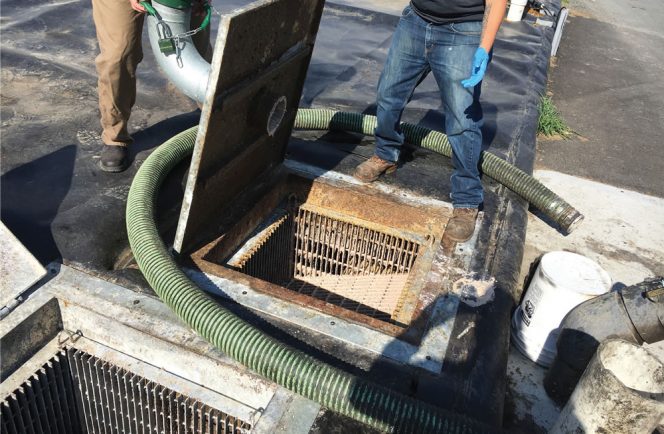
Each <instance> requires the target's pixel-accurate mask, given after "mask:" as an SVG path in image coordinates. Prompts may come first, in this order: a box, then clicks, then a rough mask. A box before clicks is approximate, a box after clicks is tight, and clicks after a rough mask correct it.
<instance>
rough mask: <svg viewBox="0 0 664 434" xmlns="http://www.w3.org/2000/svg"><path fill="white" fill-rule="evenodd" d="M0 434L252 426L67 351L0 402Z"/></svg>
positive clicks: (212, 433) (221, 432) (202, 432)
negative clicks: (0, 412) (0, 413)
mask: <svg viewBox="0 0 664 434" xmlns="http://www.w3.org/2000/svg"><path fill="white" fill-rule="evenodd" d="M0 408H1V409H2V422H1V424H0V426H1V428H2V429H1V431H2V433H7V434H19V433H25V432H35V433H46V432H49V433H58V434H76V433H96V432H104V433H147V432H160V433H162V432H171V433H176V432H177V433H180V432H181V433H191V434H244V433H248V432H250V431H251V424H250V423H248V422H246V421H243V420H241V419H239V418H236V417H233V416H231V415H229V414H227V413H224V412H223V411H220V410H218V409H216V408H213V407H211V406H209V405H206V404H205V403H204V402H202V401H199V400H197V399H193V398H191V397H189V396H187V395H184V394H182V393H179V392H176V391H174V390H172V389H170V388H169V387H167V386H166V385H164V384H161V383H158V382H155V381H151V380H149V379H147V378H145V377H142V376H140V375H137V374H135V373H134V372H132V371H129V370H127V369H124V368H122V367H120V366H117V365H115V364H113V363H111V362H109V361H106V360H104V359H102V358H99V357H96V356H94V355H91V354H88V353H87V352H85V351H81V350H79V349H77V348H73V347H68V348H63V349H62V350H60V351H58V352H57V353H56V354H54V355H53V357H52V358H51V359H50V360H48V361H47V362H46V363H45V364H44V365H43V366H41V368H39V369H38V370H37V372H35V373H34V374H33V375H31V376H30V377H29V378H27V379H26V380H25V381H24V382H23V383H22V384H21V385H20V386H19V387H18V388H17V389H16V390H14V391H13V392H12V393H10V394H9V395H8V396H7V397H6V398H5V399H4V400H3V401H2V403H0Z"/></svg>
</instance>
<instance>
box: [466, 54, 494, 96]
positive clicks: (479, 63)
mask: <svg viewBox="0 0 664 434" xmlns="http://www.w3.org/2000/svg"><path fill="white" fill-rule="evenodd" d="M488 63H489V53H487V52H486V50H485V49H484V48H482V47H477V50H476V51H475V55H474V56H473V67H472V69H471V71H470V77H468V78H467V79H465V80H461V85H462V86H463V87H465V88H469V87H474V86H475V85H477V83H479V82H480V81H482V78H484V72H485V71H486V65H487V64H488Z"/></svg>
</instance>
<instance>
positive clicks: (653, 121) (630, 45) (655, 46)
mask: <svg viewBox="0 0 664 434" xmlns="http://www.w3.org/2000/svg"><path fill="white" fill-rule="evenodd" d="M569 7H570V11H571V14H570V15H571V16H570V18H569V20H568V22H567V25H566V27H565V31H564V33H563V38H562V42H561V45H560V49H559V50H558V56H557V59H556V63H555V66H554V67H553V68H551V70H550V71H549V79H550V84H549V89H550V91H552V92H553V101H554V103H555V104H556V106H557V107H558V109H559V110H560V112H561V114H562V116H563V118H564V119H565V121H567V123H568V125H569V126H570V128H571V129H572V130H574V131H575V132H576V133H577V134H578V135H575V136H573V137H572V138H571V139H570V140H540V141H539V143H538V157H537V162H536V165H537V167H538V168H541V169H549V170H555V171H558V172H562V173H566V174H569V175H574V176H580V177H584V178H589V179H592V180H595V181H599V182H602V183H605V184H610V185H613V186H616V187H622V188H628V189H630V190H634V191H637V192H640V193H645V194H648V195H654V196H658V197H664V178H663V177H662V172H663V171H664V146H663V145H664V81H663V80H662V76H664V56H662V53H664V32H663V31H662V27H661V25H662V22H664V5H663V4H662V2H661V1H660V0H638V1H637V0H627V1H588V0H572V1H571V4H570V6H569Z"/></svg>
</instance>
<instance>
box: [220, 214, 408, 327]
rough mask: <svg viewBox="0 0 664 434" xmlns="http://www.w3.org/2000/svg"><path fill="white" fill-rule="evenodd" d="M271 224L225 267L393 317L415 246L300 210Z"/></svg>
mask: <svg viewBox="0 0 664 434" xmlns="http://www.w3.org/2000/svg"><path fill="white" fill-rule="evenodd" d="M270 222H271V223H269V224H267V225H266V226H265V227H264V228H263V229H262V230H260V231H259V232H258V234H256V235H255V236H254V237H252V238H251V240H250V241H249V242H248V243H247V244H246V245H245V246H244V247H242V248H241V249H240V250H239V251H238V252H237V253H236V254H235V255H233V257H232V258H231V259H230V260H229V261H228V265H230V266H232V267H234V268H236V269H237V270H239V271H241V272H243V273H245V274H248V275H250V276H253V277H256V278H259V279H262V280H266V281H268V282H271V283H274V284H277V285H280V286H282V287H284V288H287V289H289V290H292V291H295V292H297V293H300V294H303V295H308V296H311V297H315V298H317V299H319V300H323V301H325V302H328V303H331V304H334V305H337V306H340V307H343V308H345V309H349V310H352V311H355V312H358V313H361V314H363V315H367V316H371V317H374V318H377V319H380V320H382V321H390V320H391V318H394V317H395V316H396V314H397V313H398V310H399V305H400V301H401V298H402V295H403V292H404V290H405V289H406V288H407V285H408V279H409V275H410V272H411V270H412V269H413V267H414V264H415V261H416V260H417V256H418V251H419V249H420V244H419V243H418V242H416V241H413V240H409V239H407V238H405V237H402V236H399V235H395V234H390V233H388V232H387V231H381V230H379V229H376V228H370V227H368V226H363V225H361V224H357V223H355V222H348V221H345V220H343V219H342V218H338V217H336V216H335V217H333V216H330V215H326V214H324V213H322V212H321V211H320V210H318V209H310V208H307V207H305V206H299V207H292V208H291V209H290V210H282V211H280V212H278V213H277V214H276V215H274V216H273V217H272V219H270Z"/></svg>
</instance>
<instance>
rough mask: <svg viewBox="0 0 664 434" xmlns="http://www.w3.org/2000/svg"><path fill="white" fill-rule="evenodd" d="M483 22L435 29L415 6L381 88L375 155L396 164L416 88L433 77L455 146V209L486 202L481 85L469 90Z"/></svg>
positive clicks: (405, 17) (406, 14)
mask: <svg viewBox="0 0 664 434" xmlns="http://www.w3.org/2000/svg"><path fill="white" fill-rule="evenodd" d="M481 29H482V23H481V22H479V21H472V22H464V23H451V24H442V25H436V24H431V23H429V22H427V21H425V20H423V19H422V18H420V17H419V16H418V15H417V14H416V13H415V12H414V11H413V10H412V8H411V7H410V6H407V7H406V8H405V9H404V11H403V14H402V16H401V20H400V21H399V25H398V26H397V29H396V31H395V32H394V36H393V38H392V46H391V47H390V51H389V53H388V55H387V61H386V63H385V67H384V68H383V73H382V74H381V77H380V82H379V84H378V98H377V102H376V105H377V112H376V115H377V118H378V124H377V127H376V130H375V135H376V155H377V156H379V157H380V158H382V159H383V160H387V161H391V162H396V161H398V160H399V153H400V151H401V147H402V145H403V142H404V136H403V133H402V131H401V128H400V126H399V123H400V122H401V115H402V113H403V110H404V108H405V107H406V104H407V103H408V101H409V100H410V98H411V96H412V95H413V92H414V91H415V87H416V86H417V85H418V84H419V83H420V82H421V81H422V80H423V79H424V77H426V76H427V74H429V72H433V75H434V77H435V79H436V82H437V83H438V88H439V89H440V96H441V99H442V102H443V107H444V109H445V132H446V134H447V137H448V138H449V140H450V144H451V145H452V153H453V155H452V163H453V164H454V172H453V173H452V177H451V184H452V193H451V198H452V204H453V205H454V207H455V208H477V207H478V206H479V205H480V204H481V203H482V199H483V194H482V184H481V183H480V172H479V160H480V153H481V150H482V131H481V129H480V128H481V127H482V109H481V107H480V103H479V93H480V86H481V83H480V84H478V85H477V86H476V88H475V89H472V88H471V89H466V88H464V87H463V86H462V85H461V80H463V79H465V78H468V77H469V76H470V73H471V68H472V62H473V55H474V54H475V50H476V49H477V47H478V46H479V43H480V32H481Z"/></svg>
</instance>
